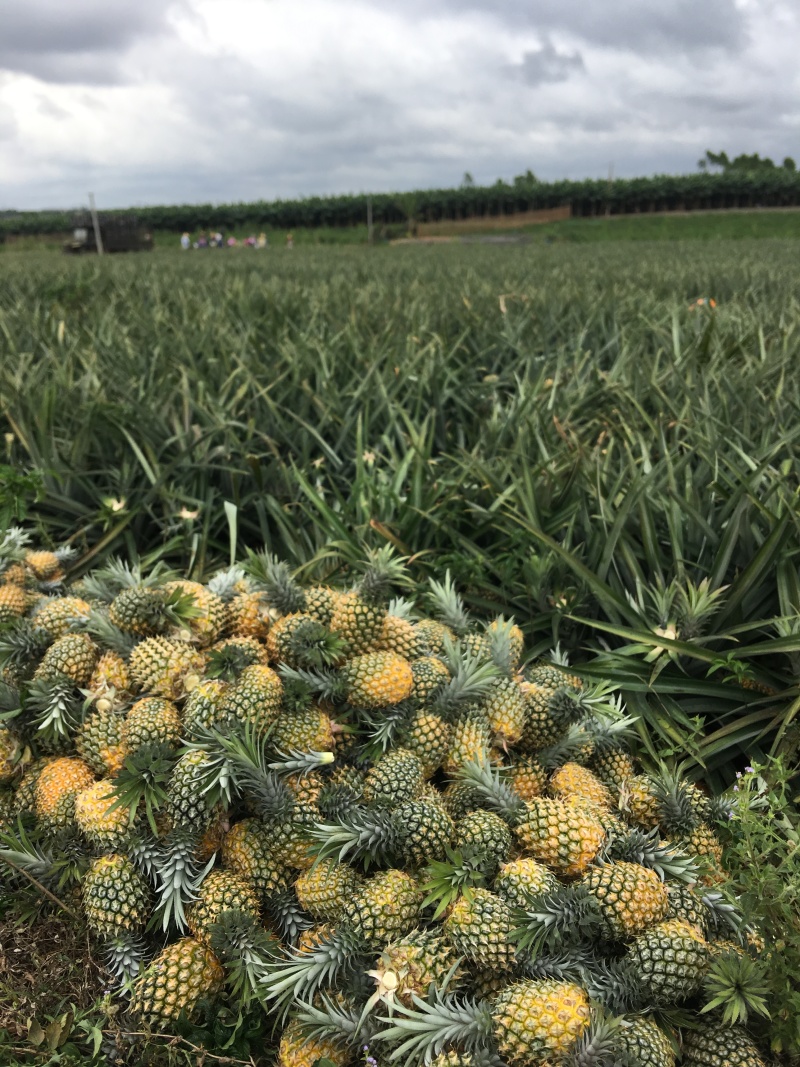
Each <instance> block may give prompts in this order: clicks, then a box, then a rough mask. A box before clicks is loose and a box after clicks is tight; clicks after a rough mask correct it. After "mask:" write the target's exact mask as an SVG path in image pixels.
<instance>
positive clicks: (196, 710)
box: [183, 678, 229, 738]
mask: <svg viewBox="0 0 800 1067" xmlns="http://www.w3.org/2000/svg"><path fill="white" fill-rule="evenodd" d="M228 688H229V686H228V683H227V682H222V681H220V680H219V679H218V678H204V679H203V680H202V681H201V682H198V684H197V685H196V686H195V687H194V689H193V690H192V691H191V693H190V694H189V695H188V696H187V698H186V702H185V703H184V705H183V729H184V733H185V734H186V736H187V737H190V738H192V737H197V735H198V734H199V733H202V732H203V731H204V730H211V729H213V728H215V727H217V726H219V725H220V724H221V723H223V722H224V721H225V718H226V713H225V712H223V710H222V707H223V700H224V697H225V694H226V693H227V691H228Z"/></svg>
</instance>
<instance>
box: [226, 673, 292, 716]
mask: <svg viewBox="0 0 800 1067" xmlns="http://www.w3.org/2000/svg"><path fill="white" fill-rule="evenodd" d="M282 697H283V685H282V684H281V680H280V678H279V677H278V675H277V674H276V673H275V671H273V670H272V669H271V668H269V667H263V666H262V665H261V664H253V666H252V667H245V669H244V670H243V671H242V673H241V674H240V675H239V677H238V679H237V680H236V681H235V682H234V683H233V684H232V685H231V686H230V688H229V689H228V690H227V692H226V693H225V696H224V697H223V700H222V703H221V705H220V717H221V718H224V717H226V716H231V717H232V718H235V719H238V720H239V721H240V722H243V723H249V724H250V726H252V727H253V728H254V729H255V731H256V732H257V733H263V732H265V731H266V730H268V729H269V728H270V727H271V726H272V725H273V723H274V722H275V720H276V719H277V718H278V715H279V714H280V712H281V700H282Z"/></svg>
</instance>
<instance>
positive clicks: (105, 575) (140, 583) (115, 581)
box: [81, 557, 177, 604]
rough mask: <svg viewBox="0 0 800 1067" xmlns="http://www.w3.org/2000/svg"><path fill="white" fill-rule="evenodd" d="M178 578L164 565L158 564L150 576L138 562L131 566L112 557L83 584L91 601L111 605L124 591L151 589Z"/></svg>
mask: <svg viewBox="0 0 800 1067" xmlns="http://www.w3.org/2000/svg"><path fill="white" fill-rule="evenodd" d="M176 578H177V575H176V574H175V572H174V571H171V570H170V569H169V568H168V567H166V566H165V565H164V564H163V563H157V564H156V565H155V567H153V569H152V570H151V571H150V573H149V574H143V573H142V566H141V563H139V562H138V561H137V562H135V563H133V564H132V565H131V564H130V563H128V562H127V561H126V560H121V559H117V558H116V557H112V558H111V559H109V560H108V561H107V562H106V563H105V564H104V565H103V566H102V567H98V568H97V570H95V571H92V573H91V574H87V575H86V576H85V577H84V578H83V579H82V580H81V584H82V585H83V590H84V593H85V594H86V596H87V597H88V598H89V599H91V600H102V601H104V602H105V603H106V604H110V603H111V601H112V600H113V599H114V597H115V596H117V594H118V593H121V592H122V590H123V589H135V588H151V587H155V586H158V585H160V584H161V583H162V582H168V581H173V580H175V579H176Z"/></svg>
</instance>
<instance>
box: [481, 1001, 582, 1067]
mask: <svg viewBox="0 0 800 1067" xmlns="http://www.w3.org/2000/svg"><path fill="white" fill-rule="evenodd" d="M492 1019H493V1023H494V1026H493V1029H494V1035H495V1037H496V1039H497V1045H498V1048H499V1051H500V1055H501V1056H502V1057H503V1058H504V1059H505V1060H506V1062H507V1063H508V1064H509V1067H529V1065H531V1064H545V1063H557V1062H559V1061H560V1060H561V1059H563V1057H564V1056H565V1055H566V1054H567V1053H568V1052H569V1050H570V1049H571V1048H572V1046H573V1045H574V1044H575V1042H576V1041H577V1040H578V1039H579V1038H580V1037H581V1036H582V1035H583V1033H584V1032H585V1030H586V1029H587V1028H588V1026H589V1021H590V1010H589V998H588V996H587V995H586V992H585V991H584V990H583V989H581V987H580V986H577V985H572V984H571V983H568V982H553V981H539V982H534V981H526V982H515V983H513V984H512V985H510V986H507V987H506V988H505V989H503V990H502V991H501V992H500V993H499V994H498V995H497V997H496V998H495V1000H494V1002H493V1005H492Z"/></svg>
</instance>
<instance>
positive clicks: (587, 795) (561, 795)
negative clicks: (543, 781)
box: [550, 763, 613, 811]
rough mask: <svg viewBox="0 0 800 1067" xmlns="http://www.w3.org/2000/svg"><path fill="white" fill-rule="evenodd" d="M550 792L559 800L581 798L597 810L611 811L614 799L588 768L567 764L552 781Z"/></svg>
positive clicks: (560, 768) (557, 772)
mask: <svg viewBox="0 0 800 1067" xmlns="http://www.w3.org/2000/svg"><path fill="white" fill-rule="evenodd" d="M550 792H551V793H552V794H553V796H554V797H557V798H558V799H559V800H568V799H569V798H571V797H581V798H583V799H585V800H588V801H590V802H591V803H592V804H594V805H595V806H596V807H597V808H600V809H601V810H605V811H611V808H612V807H613V798H612V796H611V793H610V792H609V791H608V789H606V787H605V786H604V785H603V783H602V782H601V781H600V779H599V778H598V777H597V776H596V775H595V774H593V773H592V772H591V771H590V770H588V769H587V768H586V767H581V766H580V765H579V764H577V763H565V764H564V765H563V766H562V767H559V769H558V770H557V771H556V772H555V773H554V774H553V776H552V778H551V779H550Z"/></svg>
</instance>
